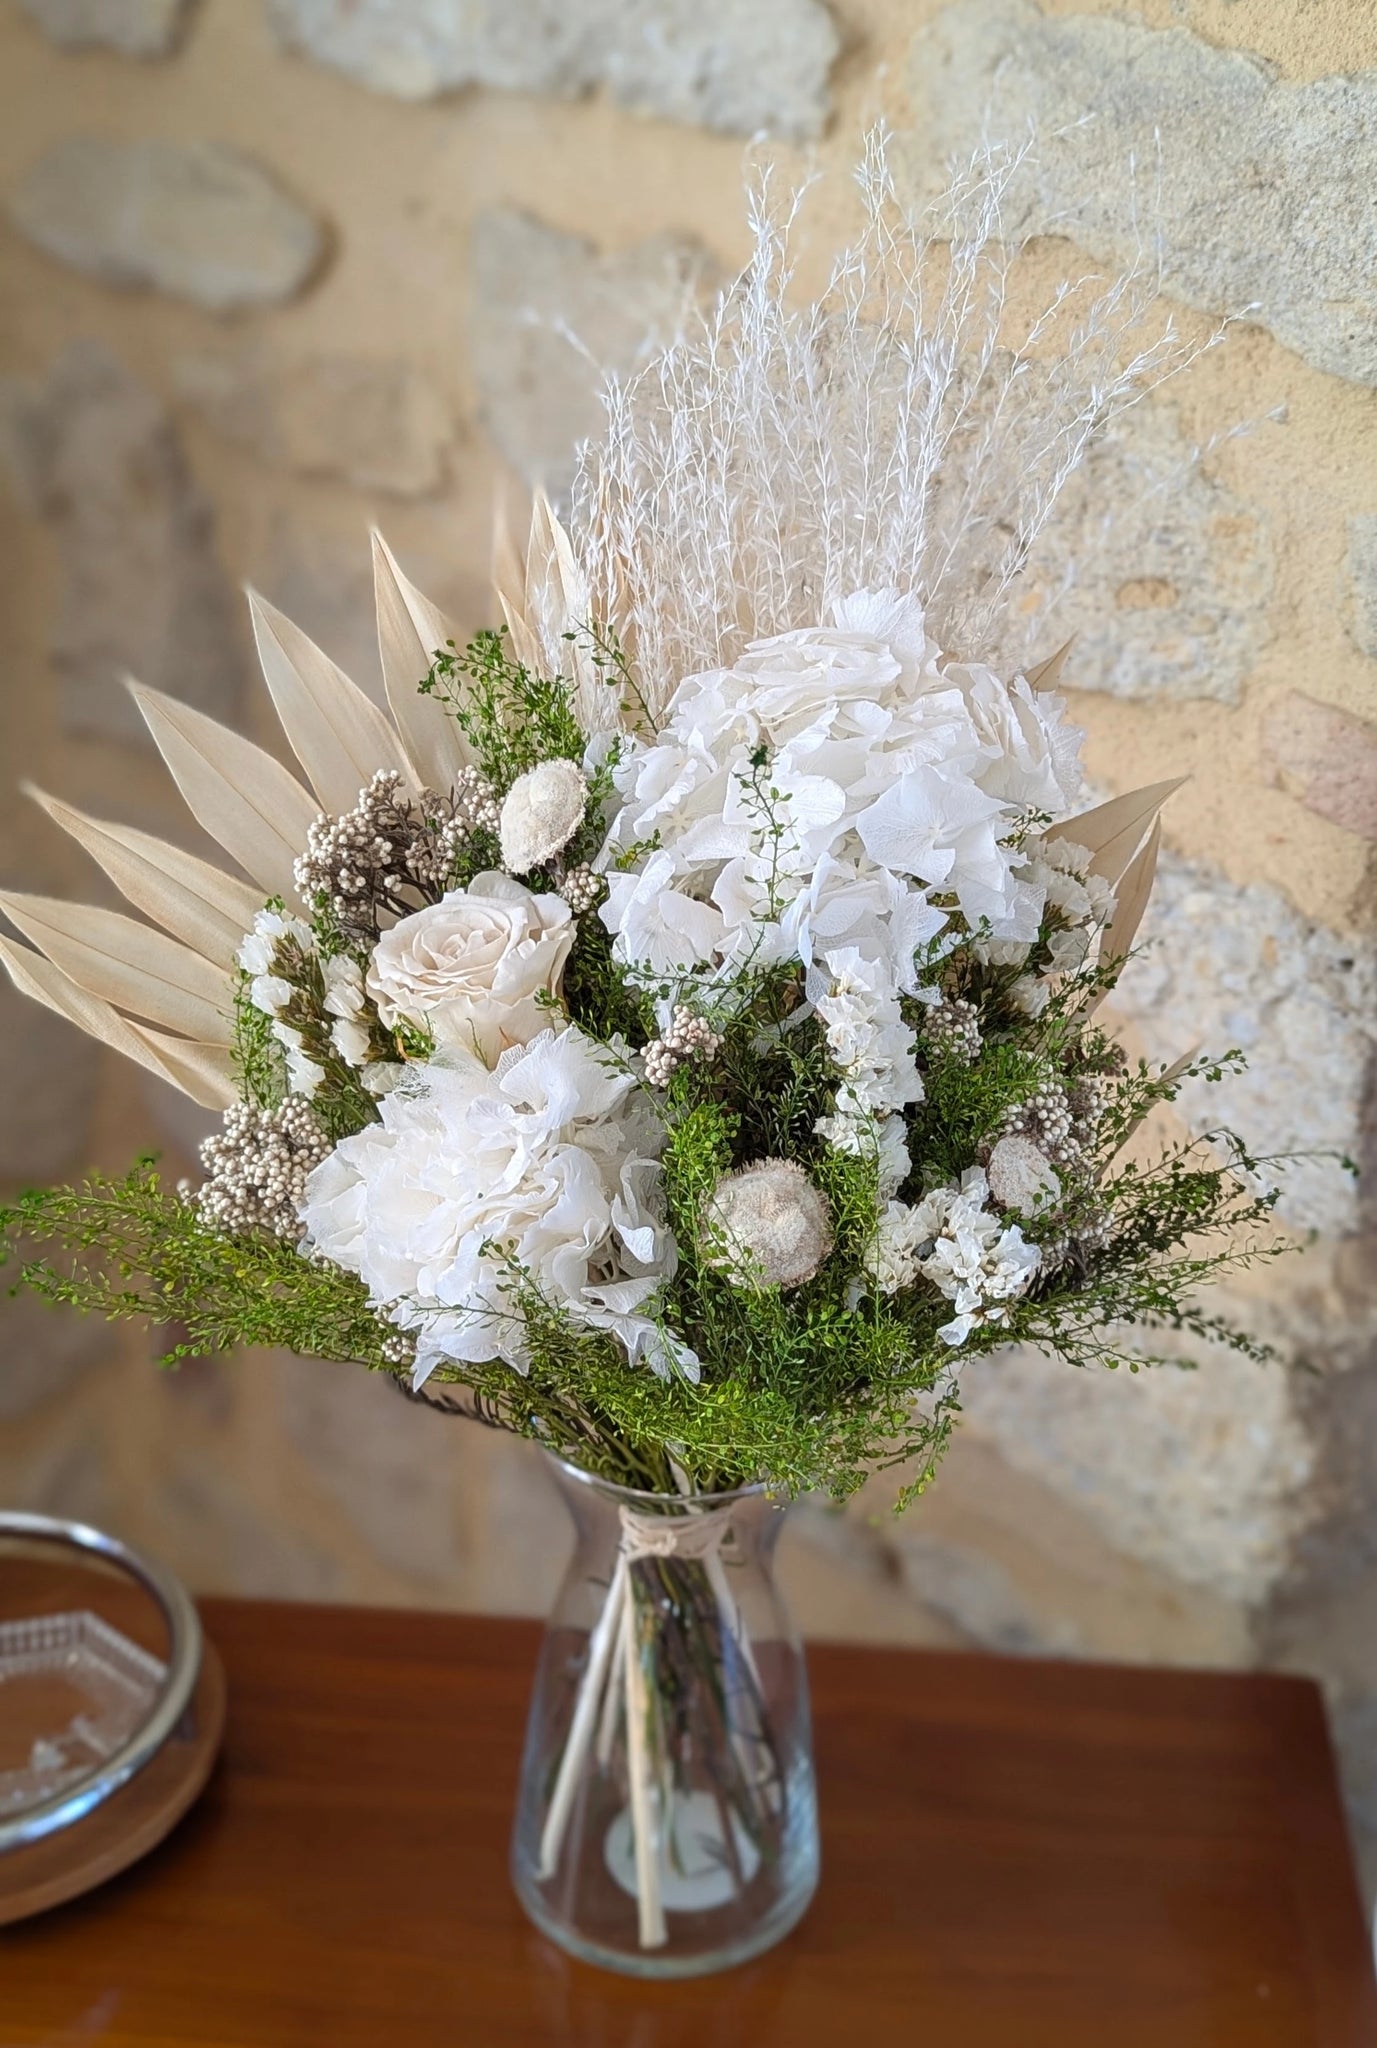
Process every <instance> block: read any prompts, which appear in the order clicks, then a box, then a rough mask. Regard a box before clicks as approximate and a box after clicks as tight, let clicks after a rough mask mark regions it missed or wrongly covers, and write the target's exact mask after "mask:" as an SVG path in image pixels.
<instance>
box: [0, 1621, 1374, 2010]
mask: <svg viewBox="0 0 1377 2048" xmlns="http://www.w3.org/2000/svg"><path fill="white" fill-rule="evenodd" d="M204 1614H205V1619H206V1623H207V1627H208V1629H209V1631H210V1633H211V1635H212V1636H213V1637H214V1639H215V1641H216V1642H217V1643H218V1645H219V1647H220V1650H221V1653H222V1655H223V1657H224V1661H225V1665H226V1668H227V1670H228V1673H229V1681H230V1714H229V1728H228V1734H227V1739H226V1745H225V1750H224V1753H223V1756H222V1760H221V1763H220V1766H219V1768H218V1770H217V1772H216V1774H215V1776H214V1777H213V1778H212V1780H211V1783H210V1786H209V1788H208V1790H207V1792H206V1794H205V1796H204V1798H203V1799H202V1801H201V1802H200V1804H199V1806H198V1807H197V1808H196V1809H195V1810H194V1811H193V1812H192V1813H191V1814H190V1815H188V1817H187V1818H186V1819H185V1820H184V1821H183V1822H182V1823H181V1825H180V1826H179V1827H178V1828H177V1829H176V1831H175V1832H174V1833H173V1834H172V1836H170V1837H169V1839H168V1840H167V1841H166V1842H164V1843H163V1844H162V1846H161V1847H160V1848H158V1849H157V1850H155V1851H154V1852H153V1854H152V1855H151V1856H150V1857H149V1858H148V1859H147V1860H146V1861H145V1862H143V1863H142V1864H140V1865H138V1866H137V1867H136V1868H135V1869H133V1870H130V1871H127V1872H125V1873H124V1875H123V1876H121V1877H119V1878H116V1879H115V1880H114V1881H113V1882H112V1883H111V1884H109V1885H107V1886H105V1887H104V1888H103V1889H102V1890H101V1891H99V1892H95V1893H92V1894H91V1895H90V1896H89V1897H87V1898H85V1899H83V1900H80V1901H77V1902H75V1903H73V1904H71V1905H67V1906H63V1907H60V1908H59V1909H58V1910H57V1911H55V1912H53V1913H51V1914H48V1915H46V1916H45V1917H43V1918H41V1919H38V1920H35V1921H31V1922H29V1923H27V1924H25V1925H23V1926H19V1927H14V1928H10V1929H8V1930H6V1931H4V1932H0V2043H3V2044H4V2048H78V2044H81V2048H85V2044H88V2043H103V2044H107V2048H442V2044H443V2048H467V2044H469V2043H473V2044H477V2048H528V2044H533V2043H541V2044H546V2043H560V2044H564V2043H570V2044H574V2048H690V2044H691V2048H756V2044H758V2048H815V2044H822V2043H826V2044H828V2048H836V2044H841V2048H871V2044H881V2043H884V2044H889V2043H895V2044H905V2048H906V2044H908V2043H913V2044H915V2048H1082V2044H1084V2048H1149V2044H1150V2048H1301V2044H1305V2048H1375V2044H1377V1992H1375V1991H1374V1986H1373V1981H1372V1975H1371V1958H1370V1950H1369V1948H1368V1943H1367V1938H1366V1934H1365V1930H1364V1927H1363V1924H1362V1918H1361V1914H1360V1909H1359V1904H1358V1899H1357V1894H1356V1890H1355V1886H1354V1880H1353V1875H1352V1870H1351V1866H1350V1862H1349V1854H1348V1848H1347V1845H1346V1842H1345V1838H1344V1832H1343V1824H1342V1821H1341V1818H1340V1812H1339V1805H1338V1798H1337V1794H1336V1791H1335V1783H1334V1772H1333V1764H1332V1760H1331V1757H1330V1752H1329V1745H1328V1740H1327V1736H1326V1733H1325V1726H1324V1717H1323V1711H1322V1708H1321V1705H1320V1701H1319V1697H1318V1694H1317V1693H1316V1691H1315V1689H1314V1688H1313V1687H1312V1686H1311V1685H1309V1684H1307V1683H1305V1682H1303V1681H1300V1680H1296V1679H1287V1678H1272V1677H1257V1676H1216V1675H1207V1674H1199V1673H1187V1672H1163V1671H1143V1670H1130V1669H1118V1668H1110V1667H1105V1666H1093V1665H1083V1664H1051V1663H1037V1662H1031V1661H1028V1662H1024V1661H1014V1660H1010V1661H1004V1660H996V1659H993V1658H984V1657H978V1656H970V1657H966V1656H952V1655H946V1654H941V1655H939V1654H931V1653H924V1652H912V1651H893V1652H890V1651H880V1650H868V1649H849V1648H833V1647H822V1648H815V1649H814V1650H813V1651H812V1652H811V1656H810V1662H811V1668H812V1674H813V1690H814V1702H815V1709H816V1720H817V1755H818V1773H819V1779H820V1784H821V1796H822V1810H823V1845H824V1850H823V1854H824V1873H823V1883H822V1889H821V1891H820V1893H819V1895H818V1898H817V1900H816V1902H815V1904H814V1906H813V1908H812V1911H811V1912H810V1913H809V1915H808V1917H807V1919H806V1920H805V1921H804V1923H803V1925H802V1927H800V1928H799V1929H798V1931H797V1932H796V1933H795V1934H794V1935H793V1936H792V1937H791V1938H790V1939H789V1940H788V1941H787V1942H786V1943H785V1944H784V1945H783V1946H782V1947H781V1948H779V1949H777V1950H776V1951H775V1952H774V1953H773V1954H772V1955H770V1956H768V1957H765V1958H762V1959H761V1960H760V1961H758V1962H756V1963H753V1964H749V1965H747V1966H746V1967H745V1968H744V1969H742V1970H738V1971H734V1972H731V1973H729V1974H727V1975H724V1976H722V1977H718V1978H710V1979H700V1980H697V1981H695V1982H690V1983H686V1984H679V1985H641V1984H636V1983H631V1982H627V1981H624V1980H621V1979H617V1978H612V1977H606V1976H601V1975H599V1974H598V1973H596V1972H594V1971H592V1970H589V1969H586V1968H584V1967H582V1966H581V1965H577V1964H575V1963H572V1962H570V1961H568V1960H567V1959H566V1958H565V1957H563V1956H562V1955H561V1954H559V1953H558V1952H557V1951H556V1950H554V1949H552V1948H551V1947H550V1946H549V1945H548V1944H547V1943H546V1942H544V1941H543V1940H542V1939H541V1938H540V1937H539V1936H538V1935H537V1934H536V1933H535V1932H534V1930H533V1929H531V1928H530V1927H529V1926H528V1925H527V1923H526V1922H525V1920H524V1919H523V1918H522V1916H521V1913H520V1911H519V1909H518V1907H517V1905H516V1903H515V1901H514V1899H513V1897H512V1895H511V1892H510V1890H509V1888H508V1884H507V1877H506V1846H507V1829H508V1823H509V1818H510V1813H511V1806H512V1796H513V1790H514V1786H515V1781H516V1771H517V1761H518V1755H519V1749H520V1741H521V1730H522V1722H523V1717H524V1713H525V1706H526V1692H527V1686H528V1684H529V1679H530V1672H531V1667H532V1663H533V1660H534V1654H535V1646H536V1640H537V1633H536V1630H535V1629H534V1628H533V1627H531V1626H530V1625H529V1624H525V1623H520V1622H504V1621H489V1620H478V1619H473V1618H466V1617H462V1616H444V1615H418V1614H399V1613H390V1612H381V1611H374V1610H365V1609H350V1608H320V1607H316V1608H312V1607H287V1606H281V1607H278V1606H269V1605H263V1604H258V1603H252V1602H234V1601H207V1602H206V1603H205V1606H204Z"/></svg>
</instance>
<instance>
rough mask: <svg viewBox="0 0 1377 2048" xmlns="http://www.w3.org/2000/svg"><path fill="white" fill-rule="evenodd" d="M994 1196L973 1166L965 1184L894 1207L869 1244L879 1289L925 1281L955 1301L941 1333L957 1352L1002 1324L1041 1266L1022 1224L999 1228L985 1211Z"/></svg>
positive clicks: (882, 1218) (870, 1264)
mask: <svg viewBox="0 0 1377 2048" xmlns="http://www.w3.org/2000/svg"><path fill="white" fill-rule="evenodd" d="M989 1193H990V1189H989V1184H988V1182H987V1181H986V1178H985V1175H984V1173H983V1172H982V1171H981V1169H980V1168H979V1167H978V1166H973V1167H971V1168H969V1170H968V1171H967V1172H965V1173H963V1174H962V1176H961V1182H960V1185H959V1187H940V1188H934V1189H933V1190H932V1191H931V1193H929V1194H926V1195H924V1197H923V1199H922V1200H921V1201H920V1202H915V1203H914V1204H913V1205H912V1207H908V1206H906V1205H905V1204H904V1203H902V1202H890V1203H888V1204H887V1205H886V1207H885V1209H884V1210H883V1211H882V1213H881V1215H880V1217H879V1218H878V1220H877V1225H876V1232H875V1236H874V1238H873V1239H872V1241H871V1248H870V1252H869V1255H868V1259H867V1265H868V1270H869V1272H870V1276H871V1278H872V1280H873V1281H874V1283H875V1285H876V1286H877V1287H878V1288H879V1289H880V1291H881V1292H883V1293H894V1292H897V1291H898V1290H900V1289H902V1288H905V1287H911V1286H913V1285H914V1284H915V1283H916V1281H917V1280H918V1279H919V1278H922V1279H924V1280H927V1281H929V1282H930V1283H931V1284H932V1285H933V1286H934V1287H936V1288H937V1290H938V1292H939V1293H941V1294H943V1295H945V1296H946V1298H947V1300H948V1301H950V1302H951V1303H952V1304H953V1306H954V1307H955V1309H956V1314H955V1315H954V1316H953V1318H952V1320H951V1321H950V1322H949V1323H944V1324H943V1325H942V1327H941V1329H940V1330H939V1331H938V1333H937V1334H938V1336H939V1337H941V1338H942V1339H943V1341H944V1342H945V1343H947V1344H950V1345H951V1347H952V1348H953V1350H955V1349H956V1347H957V1346H958V1345H961V1344H964V1343H965V1341H966V1339H967V1337H969V1335H970V1333H971V1331H972V1330H974V1329H976V1328H978V1327H979V1326H981V1325H982V1324H986V1323H1002V1322H1004V1321H1005V1320H1006V1319H1007V1316H1008V1312H1009V1303H1010V1302H1011V1301H1015V1300H1017V1299H1018V1297H1019V1296H1020V1295H1021V1294H1024V1293H1026V1291H1027V1289H1028V1288H1029V1287H1030V1286H1031V1285H1032V1282H1033V1280H1034V1279H1035V1277H1036V1275H1037V1272H1038V1269H1039V1267H1040V1265H1041V1263H1042V1254H1041V1253H1040V1251H1039V1250H1038V1247H1037V1246H1036V1245H1035V1244H1029V1243H1028V1241H1027V1239H1026V1238H1025V1237H1024V1235H1023V1232H1022V1231H1021V1230H1020V1229H1019V1227H1018V1225H1017V1224H1016V1223H1011V1224H1008V1225H1007V1226H1006V1225H1003V1224H1001V1223H1000V1220H999V1218H998V1216H996V1215H995V1214H993V1213H992V1211H991V1210H990V1209H989V1208H988V1207H987V1206H986V1203H987V1201H988V1198H989Z"/></svg>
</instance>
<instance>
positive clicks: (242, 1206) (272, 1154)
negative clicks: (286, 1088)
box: [196, 1095, 330, 1243]
mask: <svg viewBox="0 0 1377 2048" xmlns="http://www.w3.org/2000/svg"><path fill="white" fill-rule="evenodd" d="M329 1151H330V1140H329V1137H328V1136H327V1135H326V1132H325V1130H324V1128H323V1126H322V1125H321V1123H320V1122H319V1120H318V1119H317V1118H316V1117H315V1116H313V1115H312V1113H311V1111H310V1110H309V1109H308V1108H307V1106H306V1104H305V1103H304V1102H303V1101H302V1100H301V1098H300V1096H295V1095H289V1096H288V1097H287V1099H286V1101H285V1102H283V1103H282V1104H281V1105H280V1106H279V1107H278V1108H277V1109H256V1108H255V1107H254V1106H253V1104H252V1103H248V1102H236V1103H234V1104H232V1105H231V1107H230V1108H229V1109H227V1110H226V1111H225V1115H224V1120H223V1122H222V1124H221V1127H220V1130H219V1131H218V1132H217V1133H216V1134H215V1136H213V1137H210V1138H207V1139H206V1140H205V1142H204V1143H203V1144H202V1146H201V1164H202V1166H203V1167H204V1168H205V1172H206V1179H205V1182H204V1184H203V1185H202V1186H201V1187H200V1188H199V1189H198V1190H197V1193H196V1205H197V1207H198V1208H199V1209H200V1211H201V1214H202V1216H203V1217H204V1219H205V1221H206V1222H207V1223H209V1224H210V1225H211V1226H212V1228H214V1229H216V1230H223V1231H224V1232H225V1233H226V1234H227V1235H228V1236H230V1237H238V1236H242V1235H243V1234H244V1233H245V1232H248V1231H252V1230H267V1231H271V1232H272V1234H273V1235H274V1236H275V1237H285V1238H287V1239H289V1240H290V1241H291V1242H293V1243H295V1241H296V1239H297V1238H299V1237H300V1235H301V1221H300V1217H299V1214H298V1211H299V1210H300V1207H301V1204H302V1202H303V1201H304V1200H305V1196H306V1181H307V1177H308V1176H309V1174H310V1173H311V1172H312V1171H313V1169H314V1168H315V1167H317V1166H319V1165H320V1163H321V1161H322V1160H323V1159H324V1158H325V1157H326V1156H327V1155H328V1153H329Z"/></svg>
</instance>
